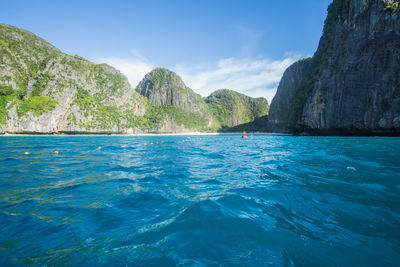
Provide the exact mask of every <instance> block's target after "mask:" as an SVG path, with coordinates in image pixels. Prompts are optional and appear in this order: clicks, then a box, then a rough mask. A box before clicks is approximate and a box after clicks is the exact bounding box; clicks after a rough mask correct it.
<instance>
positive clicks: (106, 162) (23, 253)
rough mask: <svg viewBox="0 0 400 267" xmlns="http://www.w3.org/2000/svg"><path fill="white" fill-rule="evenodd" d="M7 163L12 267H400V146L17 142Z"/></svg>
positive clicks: (72, 139) (157, 139)
mask: <svg viewBox="0 0 400 267" xmlns="http://www.w3.org/2000/svg"><path fill="white" fill-rule="evenodd" d="M99 146H101V147H102V148H101V149H98V147H99ZM123 146H126V147H123ZM55 150H57V151H59V154H54V153H53V152H54V151H55ZM25 151H28V152H29V153H30V154H29V155H24V152H25ZM0 162H1V164H0V265H1V266H13V265H17V266H18V265H38V266H41V265H44V264H47V265H56V266H58V265H83V266H87V265H89V266H93V265H104V266H110V265H113V266H120V265H122V266H125V265H135V266H152V265H155V266H175V265H183V266H193V265H197V266H202V265H207V266H210V265H211V266H213V265H222V266H232V265H233V266H238V265H239V266H241V265H247V266H282V265H283V266H321V265H322V266H327V265H328V266H330V265H340V266H388V265H389V266H390V265H392V266H396V265H397V266H399V265H400V138H372V137H362V138H359V137H292V136H268V135H264V136H250V137H249V138H248V139H241V138H240V136H238V135H231V136H229V135H228V136H227V135H223V136H67V137H65V136H53V137H45V136H35V137H28V136H24V137H12V136H10V137H6V136H4V137H0Z"/></svg>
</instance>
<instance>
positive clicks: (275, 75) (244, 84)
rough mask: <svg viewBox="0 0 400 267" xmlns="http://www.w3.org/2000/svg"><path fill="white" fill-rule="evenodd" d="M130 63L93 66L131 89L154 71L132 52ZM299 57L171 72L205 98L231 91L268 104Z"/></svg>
mask: <svg viewBox="0 0 400 267" xmlns="http://www.w3.org/2000/svg"><path fill="white" fill-rule="evenodd" d="M131 54H132V55H133V57H132V58H130V59H124V58H116V57H99V58H96V60H95V61H96V62H99V63H101V62H103V63H104V62H105V63H107V64H109V65H111V66H113V67H115V68H117V69H118V70H120V71H121V72H122V73H123V74H125V75H126V76H127V77H128V80H129V82H130V84H131V85H132V86H133V87H136V85H137V84H138V83H139V82H140V80H141V79H143V77H144V76H145V75H146V74H147V73H148V72H149V71H151V70H152V69H153V68H154V65H153V64H151V63H150V62H149V61H148V60H147V59H146V58H145V57H143V56H142V55H140V53H138V52H137V51H136V50H133V51H131ZM300 57H301V56H300V55H298V54H288V55H287V56H286V57H285V58H284V59H282V60H270V59H256V60H254V59H250V58H226V59H221V60H219V61H217V62H215V63H214V64H213V65H211V66H207V67H205V66H200V65H197V66H196V65H195V66H186V65H183V64H178V65H175V66H174V67H172V68H171V70H172V71H174V72H176V73H177V74H178V75H180V76H181V77H182V79H183V81H184V82H185V83H186V85H188V86H189V87H190V88H192V89H193V90H194V91H195V92H197V93H199V94H200V95H202V96H208V95H210V94H211V93H212V92H214V91H215V90H217V89H224V88H226V89H231V90H235V91H238V92H241V93H244V94H246V95H249V96H252V97H261V96H262V97H265V98H266V99H268V102H269V103H271V101H272V98H273V97H274V95H275V93H276V88H277V86H278V83H279V81H280V79H281V77H282V75H283V72H284V71H285V70H286V68H288V67H289V66H290V65H291V64H293V63H294V62H295V61H297V60H298V59H299V58H300Z"/></svg>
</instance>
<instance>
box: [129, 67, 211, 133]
mask: <svg viewBox="0 0 400 267" xmlns="http://www.w3.org/2000/svg"><path fill="white" fill-rule="evenodd" d="M136 91H137V92H138V93H140V94H141V95H143V96H144V97H146V98H147V99H148V101H149V102H150V103H151V104H152V105H154V106H155V109H156V110H161V113H162V114H163V115H164V117H163V122H164V123H163V125H162V127H161V128H160V129H161V130H160V131H162V132H164V131H179V132H182V131H183V132H185V131H191V130H199V131H210V130H212V129H215V127H216V124H215V123H214V118H213V116H212V115H211V113H210V112H209V110H208V107H207V105H206V103H205V102H204V100H203V98H202V97H201V96H200V95H199V94H197V93H195V92H194V91H193V90H192V89H190V88H189V87H187V86H186V85H185V83H184V82H183V81H182V79H181V77H179V76H178V75H177V74H176V73H174V72H172V71H170V70H168V69H164V68H156V69H154V70H152V71H151V72H149V73H147V74H146V75H145V76H144V78H143V79H142V80H141V81H140V83H139V84H138V86H137V87H136Z"/></svg>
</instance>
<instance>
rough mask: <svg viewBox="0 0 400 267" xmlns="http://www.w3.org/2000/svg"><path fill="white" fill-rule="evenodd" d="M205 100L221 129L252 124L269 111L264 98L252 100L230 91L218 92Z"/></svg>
mask: <svg viewBox="0 0 400 267" xmlns="http://www.w3.org/2000/svg"><path fill="white" fill-rule="evenodd" d="M205 100H206V103H207V105H208V106H209V108H210V110H211V112H212V114H213V115H214V117H215V118H216V121H217V122H218V123H219V125H220V127H233V126H237V125H240V124H244V123H248V122H252V121H254V120H255V119H256V118H258V117H262V116H265V115H267V114H268V109H269V106H268V101H267V100H266V99H265V98H263V97H259V98H252V97H249V96H246V95H244V94H240V93H238V92H235V91H232V90H228V89H220V90H217V91H215V92H214V93H212V94H211V95H210V96H208V97H207V98H206V99H205Z"/></svg>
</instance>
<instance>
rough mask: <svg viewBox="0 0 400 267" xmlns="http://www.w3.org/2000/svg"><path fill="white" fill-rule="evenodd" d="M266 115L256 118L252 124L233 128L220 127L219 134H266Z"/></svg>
mask: <svg viewBox="0 0 400 267" xmlns="http://www.w3.org/2000/svg"><path fill="white" fill-rule="evenodd" d="M267 128H268V115H265V116H262V117H258V118H256V119H255V120H254V121H252V122H248V123H243V124H239V125H236V126H233V127H226V126H225V127H222V128H221V129H219V130H218V132H220V133H232V132H243V131H246V132H267V131H268V129H267Z"/></svg>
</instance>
